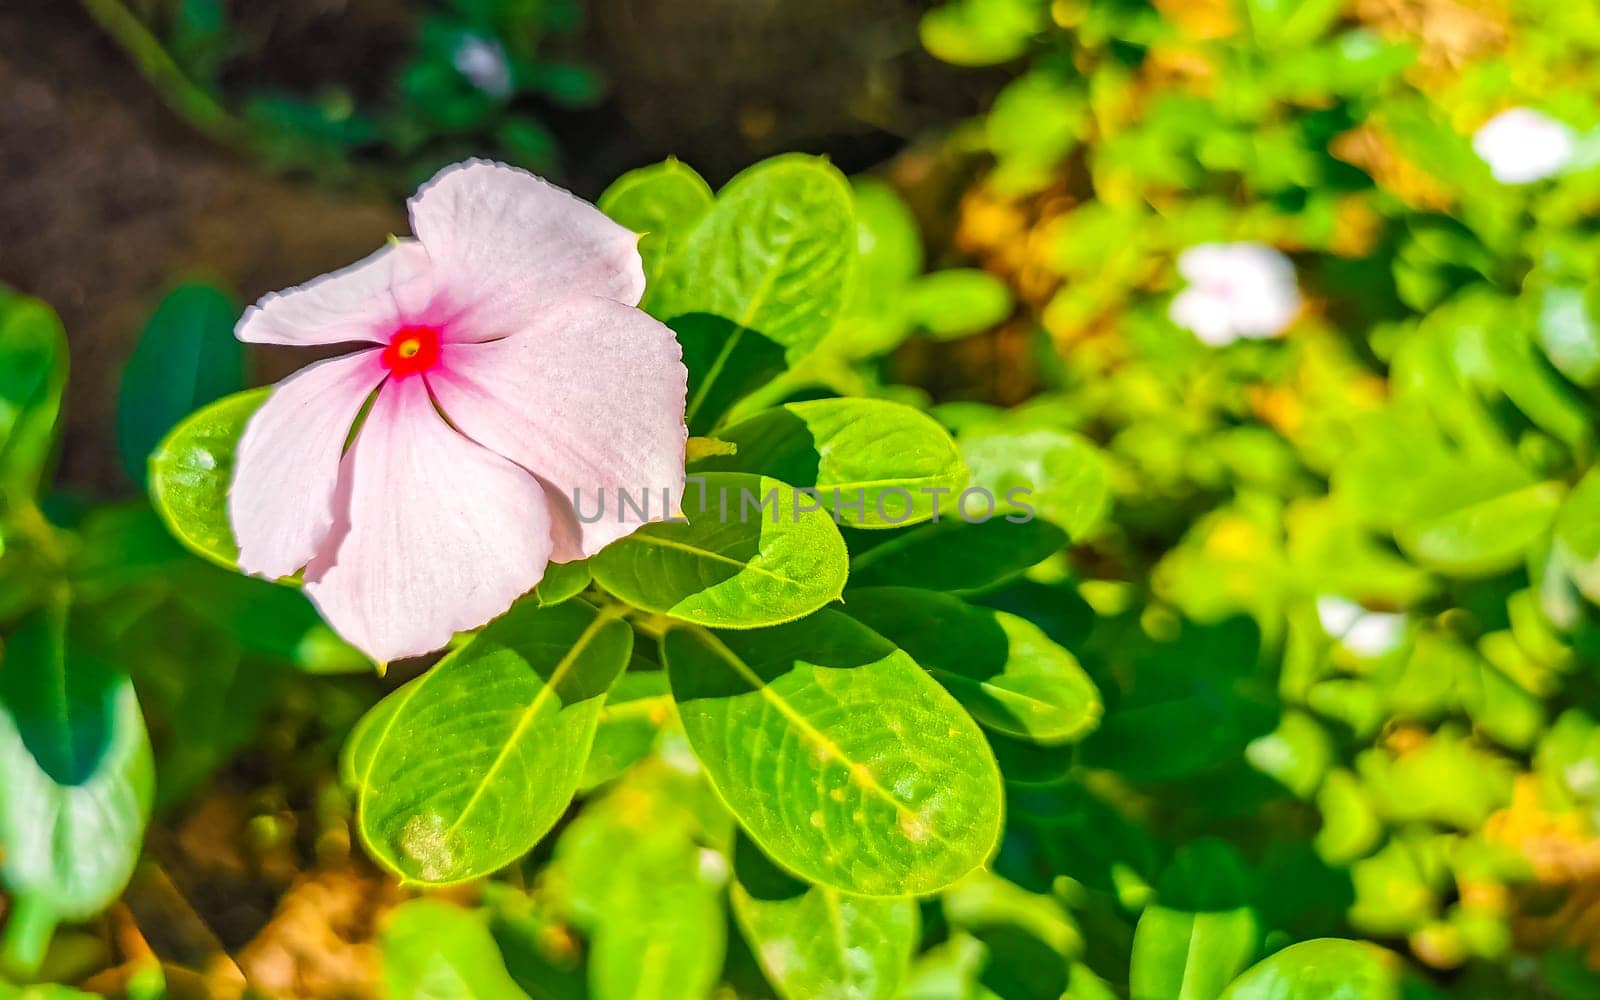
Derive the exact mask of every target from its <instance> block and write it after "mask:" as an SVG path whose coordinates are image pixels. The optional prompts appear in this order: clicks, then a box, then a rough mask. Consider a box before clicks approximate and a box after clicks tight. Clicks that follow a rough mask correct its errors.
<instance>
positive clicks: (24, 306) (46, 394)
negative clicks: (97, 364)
mask: <svg viewBox="0 0 1600 1000" xmlns="http://www.w3.org/2000/svg"><path fill="white" fill-rule="evenodd" d="M66 382H67V336H66V333H65V332H64V331H63V330H62V329H61V320H60V319H58V318H57V317H56V314H55V312H54V311H53V310H51V308H50V307H49V306H47V305H45V304H44V303H43V302H40V301H39V300H37V299H30V298H27V297H26V296H22V295H18V294H16V293H14V292H11V291H8V290H6V288H5V287H4V286H0V490H3V492H4V493H7V494H10V495H11V498H12V500H13V502H16V503H21V502H23V501H24V500H31V499H32V497H33V495H34V494H35V493H36V492H37V491H38V489H39V483H40V480H41V479H42V477H43V475H44V471H45V466H46V464H47V463H48V462H49V460H50V452H51V449H52V448H53V447H54V446H55V438H56V423H57V420H58V419H59V417H60V414H61V393H62V390H63V388H64V387H65V386H66Z"/></svg>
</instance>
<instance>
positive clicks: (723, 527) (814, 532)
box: [590, 472, 848, 628]
mask: <svg viewBox="0 0 1600 1000" xmlns="http://www.w3.org/2000/svg"><path fill="white" fill-rule="evenodd" d="M685 493H686V495H685V496H684V498H683V507H684V515H685V516H686V517H687V518H688V523H682V522H672V521H666V522H656V523H654V524H647V525H645V526H644V527H642V528H640V529H639V530H638V531H635V532H634V533H633V534H631V535H629V536H628V537H626V538H623V539H621V540H619V541H616V542H613V543H612V544H611V545H609V546H607V547H606V548H605V549H604V550H603V551H601V552H600V554H599V555H597V556H595V557H594V559H592V560H591V561H590V567H591V569H592V571H593V572H594V578H595V582H597V583H599V584H600V586H602V587H604V588H605V589H606V590H608V591H610V592H611V593H612V594H615V595H616V596H617V597H620V598H621V599H622V600H624V601H627V602H628V603H629V604H632V605H633V606H635V607H638V608H643V609H645V610H647V611H656V612H659V613H661V614H666V615H671V616H672V617H674V618H680V619H682V620H684V621H689V622H695V623H697V624H700V625H711V626H715V627H719V628H755V627H758V626H762V625H774V624H777V623H779V622H785V621H789V620H791V619H794V618H799V617H800V616H802V615H806V614H810V613H811V612H812V611H815V610H817V609H818V608H820V607H822V606H823V605H824V604H827V603H828V602H829V601H833V600H835V599H837V598H838V596H839V594H840V592H841V591H842V590H843V589H844V582H845V576H846V573H847V572H848V563H847V555H846V552H845V547H844V540H843V539H842V538H841V537H840V536H839V529H838V528H837V527H835V526H834V523H833V519H832V518H830V517H829V516H828V515H827V513H826V512H824V511H822V510H820V509H807V507H808V506H809V505H807V504H806V503H805V497H803V496H802V495H801V494H799V493H798V492H797V491H795V490H794V489H793V488H792V487H789V486H785V485H784V484H783V483H780V482H778V481H777V480H775V479H768V478H767V477H765V476H749V475H743V474H740V473H729V472H717V473H711V474H709V475H706V476H705V477H703V481H702V480H700V479H697V480H694V481H691V483H690V484H689V486H688V487H687V489H686V490H685Z"/></svg>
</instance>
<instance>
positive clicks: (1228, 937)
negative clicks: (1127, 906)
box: [1128, 906, 1298, 1000]
mask: <svg viewBox="0 0 1600 1000" xmlns="http://www.w3.org/2000/svg"><path fill="white" fill-rule="evenodd" d="M1256 937H1257V928H1256V919H1255V914H1254V913H1252V912H1251V911H1250V910H1249V909H1245V908H1239V909H1232V910H1222V911H1218V912H1215V913H1186V912H1183V911H1180V910H1172V909H1168V908H1167V907H1164V906H1152V907H1150V908H1149V909H1147V910H1145V911H1144V914H1143V915H1142V916H1141V917H1140V918H1139V926H1138V927H1137V928H1136V929H1135V930H1134V934H1133V960H1132V964H1131V967H1130V969H1129V979H1128V982H1129V991H1130V995H1131V996H1132V997H1133V1000H1216V997H1218V996H1219V995H1220V994H1221V992H1222V990H1223V988H1224V987H1226V986H1227V985H1228V983H1229V981H1230V980H1232V978H1233V977H1234V975H1235V974H1237V973H1238V971H1239V970H1240V969H1242V968H1244V966H1245V963H1246V962H1248V961H1250V956H1251V955H1252V954H1254V953H1255V948H1256ZM1297 996H1298V995H1297Z"/></svg>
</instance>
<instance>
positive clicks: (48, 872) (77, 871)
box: [0, 609, 154, 920]
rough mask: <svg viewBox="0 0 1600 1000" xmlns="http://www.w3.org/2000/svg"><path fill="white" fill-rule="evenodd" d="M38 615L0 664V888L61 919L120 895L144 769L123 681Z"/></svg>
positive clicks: (59, 615) (145, 751) (149, 778)
mask: <svg viewBox="0 0 1600 1000" xmlns="http://www.w3.org/2000/svg"><path fill="white" fill-rule="evenodd" d="M65 619H66V616H65V614H64V613H63V612H62V611H59V610H56V609H45V610H42V611H39V612H36V613H35V614H34V615H33V616H32V617H30V618H28V619H27V620H25V621H24V622H23V623H22V624H21V625H20V626H19V627H18V628H17V630H16V632H15V633H14V634H12V635H11V636H10V637H9V638H8V639H7V641H6V644H5V660H4V663H3V664H0V774H3V775H4V776H5V780H4V782H0V844H4V845H5V851H4V854H3V855H0V881H3V882H4V884H5V886H6V888H7V889H8V890H9V891H10V892H11V893H12V894H13V896H15V897H16V898H18V899H24V898H26V899H30V900H31V901H33V903H34V904H35V905H39V906H41V907H43V908H46V909H48V911H49V912H50V913H51V914H53V916H54V917H55V918H57V919H61V920H85V919H87V918H89V917H91V916H94V915H95V914H97V913H99V912H100V911H101V910H103V909H104V908H105V907H106V906H108V905H110V903H111V901H112V900H113V899H115V898H116V897H117V894H118V893H120V892H121V891H122V888H123V886H124V885H126V884H127V881H128V877H129V876H130V875H131V874H132V873H133V865H134V862H135V861H136V860H137V859H138V857H139V846H140V840H141V838H142V837H143V835H144V827H145V823H146V821H147V820H148V819H149V817H150V806H151V795H152V791H153V787H152V786H153V784H154V767H153V764H152V760H151V755H150V742H149V739H148V738H147V737H146V735H145V728H144V720H143V718H142V717H141V716H140V714H139V703H138V700H137V699H136V698H135V696H134V691H133V684H132V682H130V681H129V679H128V677H127V675H126V674H123V673H121V672H119V671H117V670H115V669H113V668H111V667H110V666H108V665H106V664H104V663H102V662H100V661H99V660H97V659H95V658H93V657H92V656H90V655H88V654H87V653H86V652H84V651H83V650H82V649H80V648H78V646H77V645H76V644H69V642H68V641H67V637H66V620H65Z"/></svg>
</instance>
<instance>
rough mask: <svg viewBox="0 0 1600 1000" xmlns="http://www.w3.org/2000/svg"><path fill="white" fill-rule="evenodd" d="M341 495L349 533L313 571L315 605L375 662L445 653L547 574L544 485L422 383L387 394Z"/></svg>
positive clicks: (341, 529) (337, 537)
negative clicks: (458, 422) (446, 414)
mask: <svg viewBox="0 0 1600 1000" xmlns="http://www.w3.org/2000/svg"><path fill="white" fill-rule="evenodd" d="M339 492H340V500H341V504H340V510H341V515H342V523H341V524H340V525H339V526H338V527H337V528H336V530H335V531H334V533H333V534H332V535H331V536H330V537H329V539H328V541H327V542H326V543H325V544H324V546H323V548H322V551H321V552H319V553H317V556H316V558H315V559H313V560H312V561H311V563H310V565H308V566H307V567H306V588H305V589H306V596H307V597H309V598H311V601H312V603H314V604H316V606H317V608H318V609H319V610H320V611H321V612H322V615H323V617H324V618H326V619H327V620H328V624H329V625H331V626H333V628H334V630H335V631H337V632H338V633H339V634H340V635H342V636H344V638H345V639H347V640H348V641H349V642H351V643H353V644H354V645H355V646H357V647H358V648H360V649H361V650H362V651H364V652H365V653H367V654H368V655H369V656H371V657H373V658H374V659H376V660H379V661H388V660H395V659H399V658H401V657H405V656H416V655H419V654H422V653H426V652H429V651H431V650H435V649H438V648H440V647H441V646H443V645H445V644H446V643H448V642H449V641H450V637H451V636H452V635H454V634H455V633H457V632H460V631H462V630H464V629H470V628H476V627H477V626H479V625H482V624H483V623H484V622H487V621H488V620H489V619H491V618H494V617H495V616H496V615H499V614H500V613H501V612H503V611H505V610H506V608H508V607H510V606H511V603H512V602H513V601H515V600H516V599H517V598H518V597H519V596H521V595H522V594H524V593H526V592H527V591H528V590H530V589H532V588H533V586H534V584H536V583H538V582H539V580H540V578H541V577H543V576H544V568H545V564H546V562H547V561H548V560H549V556H550V515H549V512H548V509H547V507H546V505H545V498H544V492H543V491H542V490H541V489H540V487H539V484H538V483H537V482H536V481H535V480H534V479H533V477H532V476H530V475H528V473H527V472H526V471H524V470H522V469H519V468H517V467H516V466H515V465H513V464H511V463H510V462H508V461H507V460H505V459H504V458H501V457H500V456H499V455H496V454H494V453H493V452H491V451H489V450H488V449H486V448H483V447H480V446H479V445H477V444H474V443H473V442H471V441H469V440H467V439H466V438H464V437H462V436H461V435H460V434H458V433H456V431H454V430H453V429H451V428H450V426H449V425H447V424H446V423H445V422H444V421H443V420H442V419H441V418H440V417H439V414H438V411H437V410H435V409H434V405H433V400H432V399H430V398H429V396H428V388H427V385H426V384H425V383H424V382H423V380H422V379H420V378H411V379H398V380H390V381H389V382H387V383H386V384H385V385H384V387H383V389H382V390H381V391H380V392H379V393H378V398H377V400H376V401H375V402H374V403H373V405H372V411H371V413H369V414H368V415H367V421H366V423H365V424H363V425H362V428H361V433H360V434H359V435H358V436H357V438H356V442H355V444H354V445H352V446H351V448H350V451H349V452H348V453H347V454H346V455H345V458H344V463H343V468H342V470H341V473H340V483H339Z"/></svg>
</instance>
